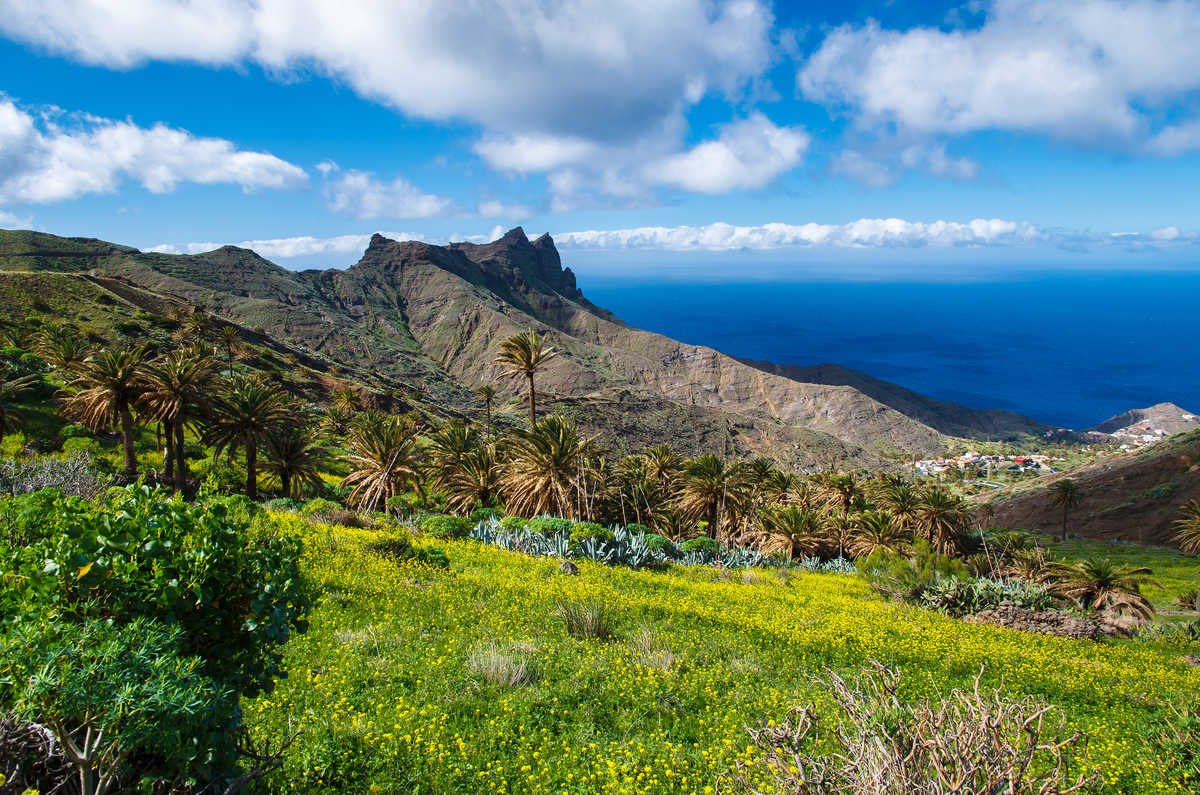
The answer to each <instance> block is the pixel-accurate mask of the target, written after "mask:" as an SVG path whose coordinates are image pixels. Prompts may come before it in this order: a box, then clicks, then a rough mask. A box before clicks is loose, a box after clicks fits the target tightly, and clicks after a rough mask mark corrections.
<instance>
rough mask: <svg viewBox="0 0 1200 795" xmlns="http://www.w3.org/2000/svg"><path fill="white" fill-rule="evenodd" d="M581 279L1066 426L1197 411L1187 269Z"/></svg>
mask: <svg viewBox="0 0 1200 795" xmlns="http://www.w3.org/2000/svg"><path fill="white" fill-rule="evenodd" d="M581 283H582V284H583V286H584V294H585V295H586V296H587V297H588V298H589V299H591V300H592V301H593V302H594V303H596V304H599V305H600V306H602V307H605V308H607V309H610V310H612V311H613V312H614V313H616V314H617V316H618V317H620V318H622V319H623V320H624V321H626V322H627V323H630V324H632V325H634V326H638V327H641V328H644V329H648V330H650V331H656V332H659V333H661V334H665V335H667V336H669V337H674V338H676V339H679V340H682V341H684V342H688V343H693V344H699V345H708V346H711V347H713V348H717V349H718V350H721V351H724V352H725V353H729V354H731V355H734V356H740V357H746V358H751V359H765V360H768V361H772V362H778V363H781V364H799V365H811V364H821V363H827V362H832V363H836V364H841V365H844V366H846V367H849V368H852V369H855V370H860V371H862V372H864V373H867V374H869V375H872V376H875V377H876V378H881V379H884V380H887V381H891V382H893V383H896V384H900V385H901V386H905V387H908V388H909V389H913V390H916V391H918V392H922V393H924V394H926V395H930V396H932V397H935V398H939V399H942V400H952V401H955V402H957V403H961V404H963V405H966V406H970V407H972V408H996V409H1010V410H1013V411H1018V412H1020V413H1022V414H1025V415H1027V416H1030V417H1033V418H1034V419H1037V420H1040V421H1042V422H1045V423H1047V424H1052V425H1058V426H1062V427H1066V428H1075V429H1079V428H1084V427H1088V426H1091V425H1095V424H1097V423H1099V422H1101V421H1103V420H1104V419H1107V418H1108V417H1110V416H1112V415H1113V414H1117V413H1119V412H1122V411H1125V410H1127V409H1130V408H1137V407H1143V406H1149V405H1152V404H1154V403H1159V402H1162V401H1171V402H1173V403H1177V404H1179V405H1181V406H1183V407H1184V408H1185V409H1188V410H1192V411H1197V412H1200V274H1198V273H1194V272H1189V273H1170V272H1154V273H1137V274H1132V273H1113V272H1103V273H1092V272H1088V273H1079V272H1075V273H1063V274H1054V275H1046V276H1038V277H1023V278H1015V279H1007V280H1002V281H1001V280H996V281H969V282H967V281H960V282H949V283H924V282H879V281H867V282H834V281H805V282H787V283H777V282H776V283H766V282H754V283H706V284H681V283H679V282H678V281H672V282H670V283H657V282H655V281H654V280H653V279H652V278H649V279H637V280H630V279H621V280H619V281H615V280H614V281H605V280H603V279H601V280H597V279H595V278H588V279H581ZM589 285H590V286H589Z"/></svg>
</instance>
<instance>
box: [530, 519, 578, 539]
mask: <svg viewBox="0 0 1200 795" xmlns="http://www.w3.org/2000/svg"><path fill="white" fill-rule="evenodd" d="M572 524H573V522H571V520H570V519H559V518H558V517H557V516H535V517H533V518H532V519H530V520H529V529H530V530H531V531H533V532H534V533H541V534H542V535H546V536H552V535H558V534H559V533H570V532H571V525H572Z"/></svg>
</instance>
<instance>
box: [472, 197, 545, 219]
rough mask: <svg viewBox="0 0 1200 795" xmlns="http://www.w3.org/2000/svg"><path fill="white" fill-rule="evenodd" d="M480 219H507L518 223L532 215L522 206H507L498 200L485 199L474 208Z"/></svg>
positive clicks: (531, 212)
mask: <svg viewBox="0 0 1200 795" xmlns="http://www.w3.org/2000/svg"><path fill="white" fill-rule="evenodd" d="M475 214H476V215H478V216H479V217H480V218H507V219H509V220H514V221H519V220H521V219H523V218H528V217H529V216H531V215H533V214H534V213H533V210H532V209H531V208H529V207H526V206H525V205H523V204H507V203H505V202H502V201H500V200H498V199H485V200H484V201H481V202H480V203H479V205H478V206H477V207H476V208H475Z"/></svg>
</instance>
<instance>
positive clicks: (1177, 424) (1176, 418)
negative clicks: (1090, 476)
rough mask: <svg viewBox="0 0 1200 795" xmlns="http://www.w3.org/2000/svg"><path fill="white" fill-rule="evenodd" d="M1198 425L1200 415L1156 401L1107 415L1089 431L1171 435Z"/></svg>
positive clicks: (1119, 434) (1199, 425)
mask: <svg viewBox="0 0 1200 795" xmlns="http://www.w3.org/2000/svg"><path fill="white" fill-rule="evenodd" d="M1197 427H1200V417H1197V415H1195V414H1193V413H1191V412H1190V411H1187V410H1186V409H1182V408H1180V407H1179V406H1176V405H1175V404H1174V403H1156V404H1155V405H1153V406H1149V407H1147V408H1144V409H1130V410H1129V411H1126V412H1122V413H1121V414H1117V415H1116V416H1113V417H1109V418H1108V419H1107V420H1105V421H1104V422H1102V423H1100V424H1099V425H1097V426H1095V427H1092V428H1088V430H1089V431H1096V432H1098V433H1108V434H1112V435H1114V436H1142V435H1150V436H1172V435H1174V434H1177V433H1183V432H1185V431H1190V430H1194V429H1195V428H1197Z"/></svg>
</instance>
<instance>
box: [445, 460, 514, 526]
mask: <svg viewBox="0 0 1200 795" xmlns="http://www.w3.org/2000/svg"><path fill="white" fill-rule="evenodd" d="M442 488H443V489H444V490H445V492H446V507H447V508H449V509H450V511H451V512H452V513H458V514H468V513H470V512H471V510H472V509H473V508H474V507H475V506H477V505H478V506H480V507H483V508H486V507H488V506H489V505H491V504H492V502H493V501H494V500H495V498H496V495H497V494H498V493H499V491H500V467H499V466H498V465H497V463H496V445H494V444H484V445H480V446H478V447H476V448H474V449H473V450H471V451H469V452H468V453H467V454H466V455H464V456H462V457H461V458H459V459H458V461H457V463H456V464H455V465H454V467H453V468H452V469H450V470H449V471H447V472H445V473H444V475H443V480H442Z"/></svg>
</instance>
